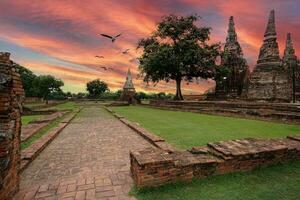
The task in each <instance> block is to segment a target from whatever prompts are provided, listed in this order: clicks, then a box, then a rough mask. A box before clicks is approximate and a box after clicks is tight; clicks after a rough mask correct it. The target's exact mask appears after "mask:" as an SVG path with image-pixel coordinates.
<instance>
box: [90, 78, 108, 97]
mask: <svg viewBox="0 0 300 200" xmlns="http://www.w3.org/2000/svg"><path fill="white" fill-rule="evenodd" d="M86 89H87V91H88V92H89V95H90V96H91V97H99V96H100V95H101V94H103V93H104V92H106V91H108V90H109V89H108V86H107V84H106V83H105V82H104V81H101V80H99V79H96V80H93V81H90V82H88V83H87V84H86Z"/></svg>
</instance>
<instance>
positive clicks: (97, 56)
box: [95, 56, 104, 58]
mask: <svg viewBox="0 0 300 200" xmlns="http://www.w3.org/2000/svg"><path fill="white" fill-rule="evenodd" d="M95 57H96V58H104V56H95Z"/></svg>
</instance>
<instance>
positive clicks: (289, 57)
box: [283, 33, 300, 100]
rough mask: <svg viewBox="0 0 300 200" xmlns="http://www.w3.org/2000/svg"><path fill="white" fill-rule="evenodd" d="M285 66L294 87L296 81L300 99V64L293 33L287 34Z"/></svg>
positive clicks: (297, 96) (296, 91) (296, 93)
mask: <svg viewBox="0 0 300 200" xmlns="http://www.w3.org/2000/svg"><path fill="white" fill-rule="evenodd" d="M283 66H284V68H285V69H286V70H287V71H288V75H289V82H290V85H291V86H292V87H293V81H294V82H295V83H294V84H295V95H296V100H300V65H299V61H298V59H297V56H296V53H295V49H294V47H293V42H292V37H291V33H288V34H287V37H286V44H285V49H284V55H283Z"/></svg>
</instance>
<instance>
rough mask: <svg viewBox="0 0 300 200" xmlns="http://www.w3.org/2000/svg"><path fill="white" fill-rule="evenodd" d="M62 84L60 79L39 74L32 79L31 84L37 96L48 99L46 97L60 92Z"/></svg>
mask: <svg viewBox="0 0 300 200" xmlns="http://www.w3.org/2000/svg"><path fill="white" fill-rule="evenodd" d="M63 85H64V82H62V81H61V80H60V79H56V78H55V77H54V76H51V75H41V76H38V77H36V78H35V79H34V80H33V83H32V86H33V90H34V92H35V94H36V96H37V97H40V98H43V99H44V100H46V102H47V101H48V97H49V95H50V94H53V93H56V94H57V93H61V92H62V91H61V87H62V86H63Z"/></svg>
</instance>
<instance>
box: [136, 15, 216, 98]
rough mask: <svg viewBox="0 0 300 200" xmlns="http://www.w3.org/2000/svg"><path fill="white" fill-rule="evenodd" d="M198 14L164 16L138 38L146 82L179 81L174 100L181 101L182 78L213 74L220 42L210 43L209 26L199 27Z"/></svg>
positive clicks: (189, 79)
mask: <svg viewBox="0 0 300 200" xmlns="http://www.w3.org/2000/svg"><path fill="white" fill-rule="evenodd" d="M198 18H199V17H198V16H196V15H190V16H187V17H182V16H175V15H169V16H166V17H163V18H162V21H161V22H159V23H158V25H157V29H156V31H155V32H153V33H152V35H151V36H150V37H148V38H144V39H142V40H140V41H139V44H138V48H142V49H143V54H142V55H141V57H140V58H139V63H140V65H139V69H140V72H141V75H142V76H143V77H144V81H145V82H150V81H152V82H154V83H157V82H159V81H161V80H165V81H166V82H169V81H170V80H174V81H175V82H176V95H175V99H177V100H182V99H183V97H182V94H181V82H182V80H187V81H192V80H193V79H194V78H196V77H201V78H204V79H207V78H212V77H214V72H215V67H216V58H217V56H218V55H219V50H220V45H219V44H208V43H207V42H208V40H209V35H210V30H211V29H210V28H209V27H198V26H197V25H196V24H195V23H196V21H197V20H198Z"/></svg>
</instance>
